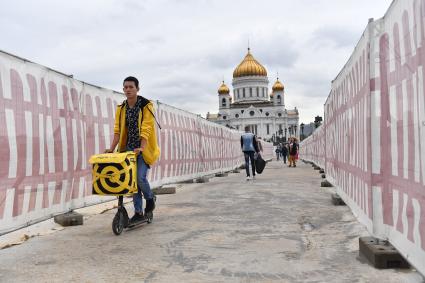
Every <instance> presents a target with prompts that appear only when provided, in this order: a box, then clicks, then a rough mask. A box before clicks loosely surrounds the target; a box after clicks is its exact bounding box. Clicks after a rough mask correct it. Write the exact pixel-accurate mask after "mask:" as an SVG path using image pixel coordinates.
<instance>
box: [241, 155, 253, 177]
mask: <svg viewBox="0 0 425 283" xmlns="http://www.w3.org/2000/svg"><path fill="white" fill-rule="evenodd" d="M243 153H244V156H245V169H246V176H247V177H249V176H250V174H249V160H251V167H252V176H255V162H254V152H253V151H244V152H243Z"/></svg>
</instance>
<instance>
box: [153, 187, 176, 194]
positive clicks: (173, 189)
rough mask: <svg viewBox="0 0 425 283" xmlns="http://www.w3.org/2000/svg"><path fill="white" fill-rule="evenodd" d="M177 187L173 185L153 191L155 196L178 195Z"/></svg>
mask: <svg viewBox="0 0 425 283" xmlns="http://www.w3.org/2000/svg"><path fill="white" fill-rule="evenodd" d="M176 189H177V188H176V186H173V185H167V186H162V187H159V188H154V189H152V192H153V193H154V194H155V195H167V194H175V193H176Z"/></svg>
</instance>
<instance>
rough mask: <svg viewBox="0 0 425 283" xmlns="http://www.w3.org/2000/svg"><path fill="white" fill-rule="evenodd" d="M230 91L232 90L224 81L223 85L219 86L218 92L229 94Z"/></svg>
mask: <svg viewBox="0 0 425 283" xmlns="http://www.w3.org/2000/svg"><path fill="white" fill-rule="evenodd" d="M229 93H230V90H229V88H228V87H227V85H226V84H225V83H224V81H223V83H222V84H221V86H220V87H219V88H218V94H229Z"/></svg>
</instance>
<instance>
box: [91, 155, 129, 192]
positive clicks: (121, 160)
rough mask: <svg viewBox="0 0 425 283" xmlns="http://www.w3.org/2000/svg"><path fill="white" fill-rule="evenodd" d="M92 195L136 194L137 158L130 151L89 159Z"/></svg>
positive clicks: (95, 156) (94, 156)
mask: <svg viewBox="0 0 425 283" xmlns="http://www.w3.org/2000/svg"><path fill="white" fill-rule="evenodd" d="M89 163H90V164H93V169H92V170H93V171H92V174H93V194H94V195H114V196H121V195H128V194H133V193H136V192H137V169H136V164H137V158H136V154H135V153H134V152H132V151H128V152H123V153H104V154H97V155H93V156H91V157H90V160H89Z"/></svg>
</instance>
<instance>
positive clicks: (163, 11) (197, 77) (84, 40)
mask: <svg viewBox="0 0 425 283" xmlns="http://www.w3.org/2000/svg"><path fill="white" fill-rule="evenodd" d="M390 4H391V0H373V1H371V0H292V1H290V0H276V1H272V0H256V1H251V0H237V1H232V0H180V1H177V0H175V1H171V0H143V1H142V0H85V1H82V0H72V1H60V0H50V1H48V0H37V1H23V0H13V1H9V0H1V1H0V34H1V39H0V50H3V51H6V52H9V53H12V54H15V55H18V56H21V57H24V58H26V59H28V60H31V61H33V62H36V63H39V64H42V65H45V66H47V67H50V68H53V69H56V70H58V71H61V72H64V73H67V74H73V75H74V78H76V79H79V80H82V81H85V82H88V83H92V84H95V85H98V86H101V87H105V88H110V89H113V90H118V91H121V90H122V80H123V78H124V77H126V76H128V75H134V76H136V77H138V78H139V79H140V81H141V84H142V86H141V94H142V95H144V96H145V97H147V98H149V99H154V100H160V101H161V102H163V103H167V104H170V105H173V106H175V107H178V108H181V109H184V110H188V111H190V112H193V113H196V114H201V115H202V116H204V117H205V114H206V113H207V112H208V111H209V112H211V113H217V112H218V98H217V96H218V95H217V89H218V87H219V86H220V84H221V81H222V80H223V79H224V81H225V82H226V84H227V85H228V86H229V87H231V82H232V73H233V70H234V69H235V67H236V66H237V65H238V64H239V63H240V61H241V60H242V59H243V58H244V56H245V55H246V52H247V45H248V40H249V42H250V47H251V51H252V54H253V55H254V57H255V58H256V59H257V60H258V61H259V62H260V63H261V64H263V65H264V66H265V67H266V69H267V72H268V77H269V81H270V84H269V87H270V89H271V86H272V84H273V83H274V81H275V80H276V73H277V72H279V78H280V80H281V81H282V82H283V84H284V85H285V94H286V98H285V104H286V107H287V108H288V109H293V108H294V107H295V106H296V107H297V108H298V109H299V111H300V123H301V122H304V123H308V122H311V121H313V120H314V117H315V116H316V115H322V114H323V104H324V102H325V100H326V97H327V95H328V94H329V91H330V84H331V80H332V79H334V78H335V76H336V75H337V74H338V72H339V70H340V69H341V68H342V67H343V65H344V64H345V62H346V61H347V60H348V58H349V56H350V55H351V53H352V51H353V49H354V46H355V44H356V43H357V41H358V40H359V38H360V36H361V34H362V33H363V31H364V29H365V27H366V24H367V21H368V19H369V18H375V19H378V18H381V17H382V16H383V15H384V13H385V12H386V10H387V8H388V7H389V6H390Z"/></svg>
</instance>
